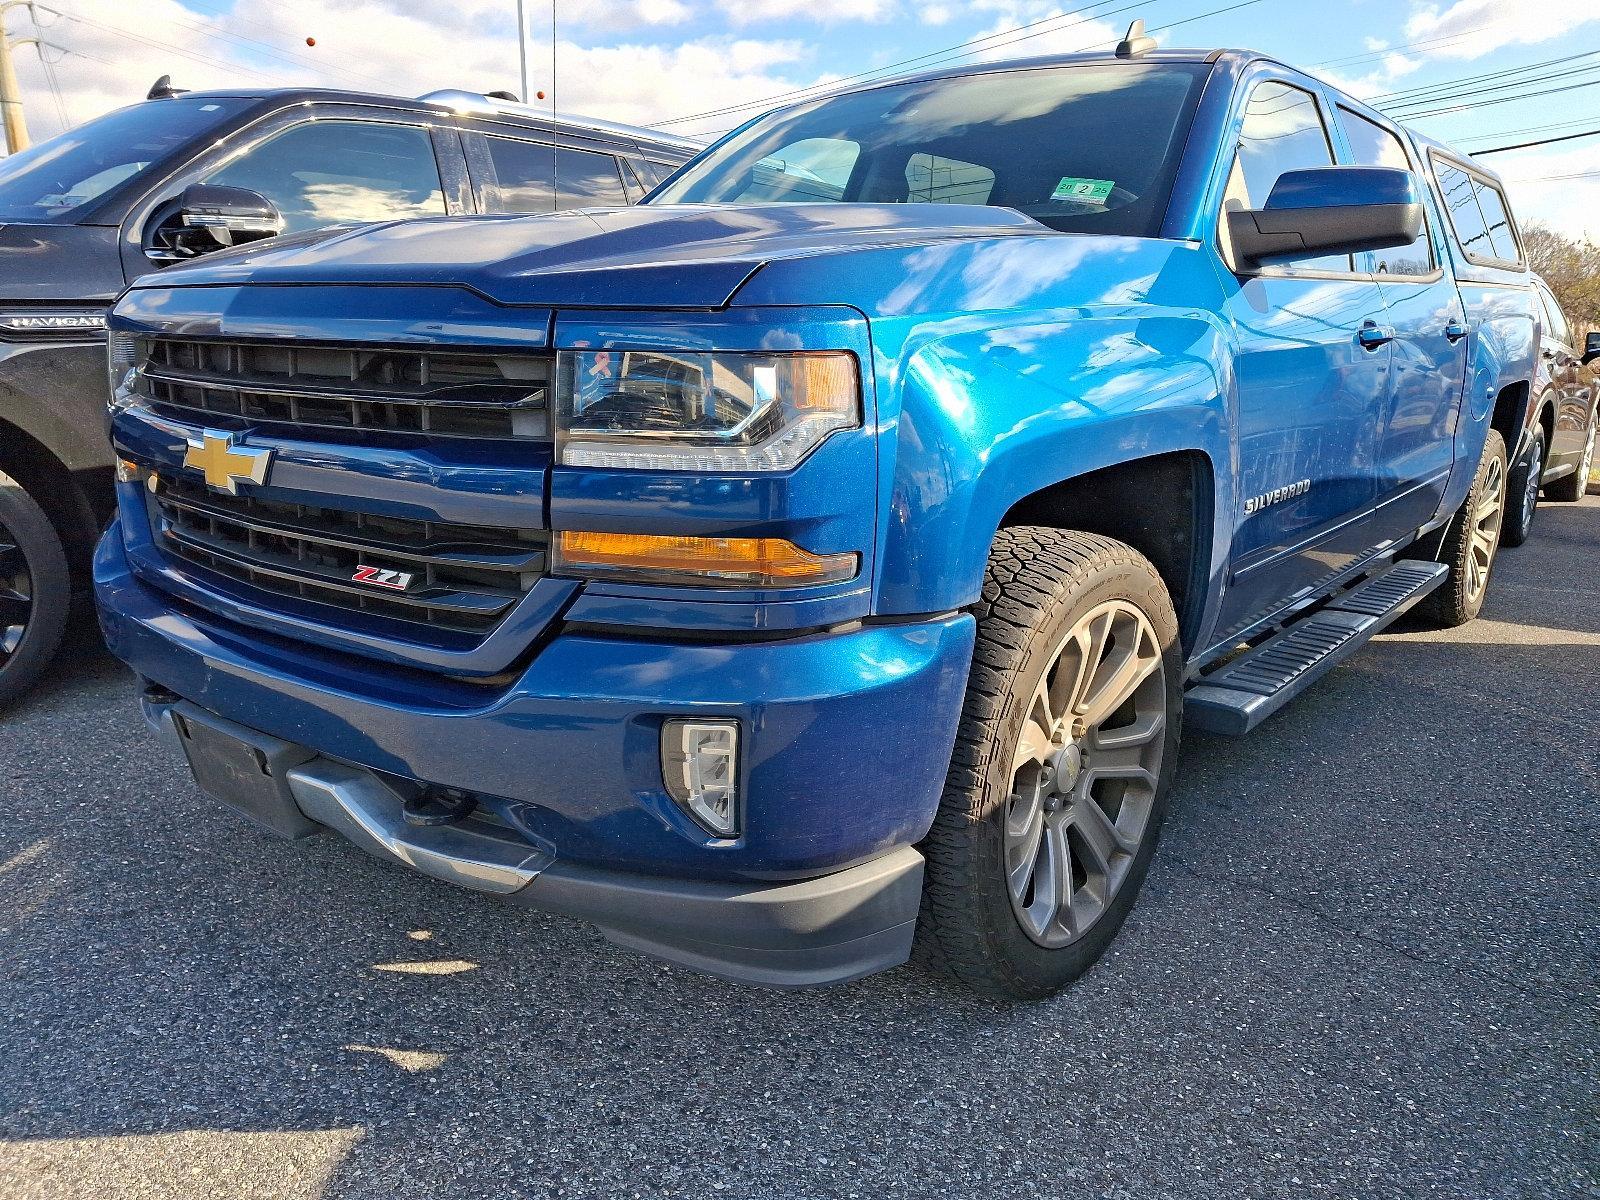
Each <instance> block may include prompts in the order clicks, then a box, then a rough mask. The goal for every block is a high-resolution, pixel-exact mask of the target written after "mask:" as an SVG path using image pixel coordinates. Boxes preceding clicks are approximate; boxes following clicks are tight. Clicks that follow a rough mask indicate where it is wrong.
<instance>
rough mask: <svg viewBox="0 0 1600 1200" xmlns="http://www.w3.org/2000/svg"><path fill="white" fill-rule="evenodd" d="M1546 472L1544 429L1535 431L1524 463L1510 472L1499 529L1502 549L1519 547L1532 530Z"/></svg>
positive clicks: (1520, 463) (1524, 456)
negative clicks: (1503, 520) (1504, 515)
mask: <svg viewBox="0 0 1600 1200" xmlns="http://www.w3.org/2000/svg"><path fill="white" fill-rule="evenodd" d="M1543 471H1544V430H1543V429H1535V430H1534V431H1533V436H1532V437H1530V438H1529V439H1528V450H1527V453H1525V454H1524V455H1523V456H1522V461H1521V462H1519V463H1518V464H1517V465H1516V466H1515V467H1513V468H1512V469H1511V480H1510V482H1509V483H1508V484H1507V485H1506V520H1505V525H1504V527H1503V528H1502V529H1501V530H1500V544H1501V545H1502V546H1520V545H1522V543H1523V542H1525V541H1527V540H1528V534H1529V533H1530V532H1532V530H1533V514H1534V513H1535V512H1537V511H1538V508H1539V476H1540V474H1541V473H1542V472H1543Z"/></svg>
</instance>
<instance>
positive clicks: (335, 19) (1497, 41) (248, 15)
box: [6, 0, 1600, 240]
mask: <svg viewBox="0 0 1600 1200" xmlns="http://www.w3.org/2000/svg"><path fill="white" fill-rule="evenodd" d="M525 4H526V10H527V13H528V19H529V25H530V28H531V31H532V36H531V41H530V56H531V62H530V76H531V86H532V87H533V88H545V89H546V90H547V91H549V92H550V93H551V95H552V97H553V98H554V99H555V100H556V101H557V102H558V103H559V105H560V107H561V108H562V109H563V110H568V111H572V112H578V113H587V114H591V115H594V116H603V117H610V118H613V119H616V120H623V121H630V122H634V123H638V124H657V123H661V122H672V123H671V124H669V125H668V126H667V127H668V128H670V129H673V130H677V131H680V132H686V133H699V134H706V133H713V132H716V131H719V130H721V129H723V128H725V127H727V126H729V125H732V124H734V123H735V122H736V121H737V120H740V119H742V118H744V117H745V116H748V115H753V114H754V113H755V112H756V111H759V107H760V104H761V102H762V101H766V100H769V99H771V98H774V97H779V96H784V95H787V94H790V93H793V92H794V91H796V90H797V89H803V88H806V87H809V86H813V85H816V84H818V83H823V82H827V81H830V80H835V79H839V78H842V77H854V76H859V75H862V74H863V73H868V72H874V71H883V70H886V69H890V68H893V67H896V66H898V65H900V64H905V65H907V66H910V67H917V66H922V65H925V64H936V63H944V62H959V61H962V59H963V57H965V58H969V59H970V58H1009V57H1019V56H1025V55H1031V54H1044V53H1052V52H1061V51H1070V50H1079V49H1085V48H1091V47H1099V46H1105V47H1109V46H1110V45H1111V44H1112V43H1113V42H1114V41H1115V40H1116V38H1117V37H1118V36H1120V34H1121V31H1122V29H1123V28H1124V27H1125V25H1126V22H1127V21H1128V20H1129V19H1130V18H1131V17H1133V16H1142V17H1143V18H1144V19H1145V21H1146V23H1147V24H1148V25H1150V26H1151V27H1152V28H1154V29H1157V30H1158V32H1157V34H1156V36H1157V37H1158V38H1159V39H1160V40H1161V41H1162V42H1163V44H1168V45H1204V46H1222V45H1227V46H1252V47H1255V48H1256V49H1259V50H1263V51H1266V52H1268V53H1271V54H1274V55H1277V56H1278V57H1281V58H1283V59H1285V60H1286V61H1288V62H1292V63H1294V64H1296V65H1297V66H1306V67H1311V68H1313V69H1314V70H1315V71H1317V72H1318V73H1321V74H1323V75H1325V76H1327V77H1330V78H1332V79H1334V80H1335V81H1336V82H1338V83H1341V84H1343V85H1344V86H1346V87H1349V88H1350V89H1352V90H1353V91H1355V92H1357V93H1358V94H1360V95H1363V96H1365V97H1368V98H1372V99H1375V100H1376V101H1377V102H1378V103H1379V104H1380V106H1384V107H1390V108H1391V109H1392V110H1393V111H1395V112H1397V113H1404V112H1406V111H1407V108H1406V107H1405V106H1406V105H1407V104H1409V111H1410V112H1411V113H1412V114H1416V113H1422V112H1432V113H1433V114H1434V115H1429V116H1419V117H1417V118H1416V120H1415V124H1417V126H1418V127H1419V128H1421V129H1423V130H1424V131H1425V132H1428V133H1430V134H1433V135H1434V136H1437V137H1440V138H1443V139H1445V140H1447V141H1451V142H1455V143H1457V144H1459V145H1461V146H1463V147H1464V148H1468V149H1481V148H1484V147H1489V146H1498V145H1503V144H1507V143H1512V142H1521V141H1527V140H1532V139H1538V138H1546V137H1551V136H1559V135H1562V134H1565V133H1569V132H1577V131H1581V130H1586V129H1594V128H1600V0H1538V2H1537V3H1535V2H1534V0H1454V2H1448V0H1446V2H1435V3H1424V2H1419V0H1245V2H1244V3H1240V2H1239V0H1143V2H1141V3H1137V4H1135V3H1131V2H1130V0H1102V2H1101V3H1098V4H1085V3H1084V2H1083V0H1069V2H1068V3H1065V4H1055V3H1047V2H1043V0H966V2H961V0H938V2H934V3H926V2H921V0H555V6H554V7H555V12H554V17H555V37H554V46H555V50H554V54H553V55H552V50H551V46H552V31H551V22H552V4H551V0H525ZM1221 9H1229V10H1231V11H1220V12H1219V11H1217V10H1221ZM34 11H35V12H36V13H37V19H38V23H39V25H40V26H42V28H41V29H40V30H38V31H36V30H35V29H34V28H33V19H32V18H31V17H30V16H29V14H28V10H26V9H22V8H14V9H12V11H11V12H10V13H9V14H8V15H7V18H6V19H7V22H8V26H9V32H10V33H11V35H12V37H13V38H17V37H33V36H39V37H42V38H43V39H44V40H45V41H46V42H47V43H49V45H47V46H46V49H45V53H46V55H47V57H48V58H49V59H51V60H53V66H51V67H50V68H49V69H48V71H47V70H46V69H45V67H44V66H43V64H41V62H40V61H39V58H38V56H37V54H36V52H35V50H34V48H33V47H32V46H24V47H20V48H19V49H18V50H17V52H16V54H17V65H18V73H19V75H20V77H21V82H22V87H23V93H24V97H25V99H26V102H27V105H28V118H29V122H30V125H31V127H32V132H33V134H34V137H35V138H36V139H38V138H42V137H46V136H49V135H50V134H53V133H55V132H57V131H58V130H59V129H61V128H62V124H63V119H65V120H66V121H70V122H73V123H76V122H80V121H83V120H86V119H88V118H90V117H93V116H95V115H97V114H99V113H102V112H104V111H106V110H107V109H110V108H115V107H118V106H121V105H123V104H127V103H129V102H131V101H134V100H137V99H139V98H140V97H141V96H143V94H144V92H145V91H146V90H147V89H148V87H149V86H150V83H151V82H152V81H153V80H154V79H155V77H156V76H158V75H162V74H171V75H172V77H173V80H174V81H175V82H176V83H178V84H179V85H181V86H186V87H193V88H201V87H215V86H227V87H258V86H259V87H271V86H281V85H285V84H292V83H317V84H322V85H327V86H334V87H350V88H360V89H367V90H375V91H387V92H395V93H399V94H404V95H414V94H418V93H421V92H424V91H429V90H432V89H434V88H440V87H469V88H474V89H478V90H488V89H491V88H511V89H512V90H517V88H518V66H517V43H516V2H515V0H432V2H428V0H38V3H37V6H36V8H35V10H34ZM1530 13H1536V14H1537V17H1536V19H1529V14H1530ZM1206 14H1211V15H1206ZM1196 18H1198V19H1196ZM1169 23H1175V24H1174V27H1173V28H1171V29H1170V30H1160V27H1162V26H1166V25H1168V24H1169ZM308 38H312V39H315V45H314V46H311V45H307V39H308ZM952 47H954V48H955V49H952ZM1586 52H1587V54H1588V56H1587V57H1579V58H1573V57H1571V56H1577V55H1584V54H1585V53H1586ZM552 59H553V64H552ZM1558 59H1559V60H1562V61H1559V62H1557V61H1555V60H1558ZM1546 64H1547V65H1546ZM1498 72H1505V74H1496V75H1494V77H1493V78H1490V79H1487V80H1484V81H1482V82H1479V83H1476V84H1474V85H1471V86H1473V87H1475V88H1476V89H1478V91H1477V94H1475V95H1473V96H1471V97H1467V98H1462V97H1459V96H1458V95H1456V94H1455V93H1457V92H1459V90H1460V87H1459V86H1458V87H1455V88H1452V86H1451V85H1452V84H1454V83H1455V81H1458V80H1462V79H1466V78H1468V77H1478V76H1484V75H1489V74H1491V73H1498ZM1535 77H1543V81H1540V82H1531V81H1530V80H1532V79H1534V78H1535ZM1416 89H1425V90H1421V91H1416ZM1486 89H1487V90H1486ZM1401 92H1411V93H1412V94H1411V95H1410V96H1409V97H1408V96H1400V97H1395V96H1394V94H1395V93H1401ZM1529 93H1541V94H1529ZM1386 98H1387V99H1386ZM738 106H744V107H738ZM752 106H753V107H752ZM1436 110H1447V111H1436ZM697 114H710V115H706V116H697ZM686 117H696V119H693V120H683V119H681V118H686ZM1488 161H1489V162H1491V163H1492V164H1493V165H1494V166H1495V167H1496V168H1497V169H1498V170H1500V171H1501V173H1502V174H1504V175H1505V176H1506V177H1507V178H1508V179H1510V180H1511V181H1513V183H1512V188H1513V190H1512V195H1513V199H1514V201H1515V203H1516V205H1517V208H1518V211H1519V213H1520V214H1521V216H1522V217H1523V219H1524V220H1525V221H1526V220H1528V219H1538V220H1543V221H1545V222H1547V223H1549V224H1552V225H1554V226H1556V227H1557V228H1559V229H1562V230H1564V231H1565V232H1568V233H1570V234H1574V235H1578V234H1584V233H1587V234H1589V235H1591V236H1593V237H1595V238H1596V240H1600V136H1596V137H1593V138H1587V139H1579V140H1573V141H1568V142H1563V143H1558V144H1556V145H1553V146H1546V147H1540V148H1537V149H1532V150H1525V151H1516V152H1512V153H1507V154H1498V155H1495V156H1493V157H1492V158H1490V159H1489V160H1488Z"/></svg>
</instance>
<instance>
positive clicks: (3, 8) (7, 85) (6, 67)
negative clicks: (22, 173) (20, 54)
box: [0, 0, 28, 154]
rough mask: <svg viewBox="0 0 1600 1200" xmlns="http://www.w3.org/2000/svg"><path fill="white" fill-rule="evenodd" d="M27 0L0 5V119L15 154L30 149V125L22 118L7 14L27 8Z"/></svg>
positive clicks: (9, 146)
mask: <svg viewBox="0 0 1600 1200" xmlns="http://www.w3.org/2000/svg"><path fill="white" fill-rule="evenodd" d="M26 7H27V4H26V0H22V2H20V3H19V2H18V0H13V2H12V3H10V4H0V117H3V118H4V122H5V130H6V150H7V151H8V152H9V153H11V154H15V153H16V152H17V151H18V150H26V149H27V148H28V123H27V121H25V120H23V117H22V89H21V88H20V87H19V86H17V72H16V68H15V67H13V66H12V65H11V42H10V40H9V39H8V38H7V37H6V13H7V12H9V11H10V10H11V9H13V8H26Z"/></svg>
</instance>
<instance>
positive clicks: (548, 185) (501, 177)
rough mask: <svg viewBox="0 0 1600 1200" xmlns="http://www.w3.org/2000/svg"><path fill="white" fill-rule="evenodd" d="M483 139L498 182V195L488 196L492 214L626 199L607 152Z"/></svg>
mask: <svg viewBox="0 0 1600 1200" xmlns="http://www.w3.org/2000/svg"><path fill="white" fill-rule="evenodd" d="M484 141H485V142H486V143H487V144H488V148H489V161H490V163H492V164H493V166H494V173H495V178H496V179H497V180H498V182H499V188H498V193H499V194H498V197H495V198H492V199H491V207H492V209H493V210H494V211H495V212H527V213H531V212H549V211H551V209H553V208H577V207H581V206H587V205H609V206H616V207H621V206H623V205H625V204H627V203H628V195H627V193H626V192H625V191H624V190H623V187H622V175H621V173H620V169H619V167H618V166H617V160H616V159H615V158H613V157H612V156H611V155H609V154H599V153H596V152H594V151H591V150H573V149H571V148H569V147H565V146H562V147H556V146H551V145H547V144H545V143H543V142H524V141H520V140H518V139H517V138H508V137H495V136H490V137H486V138H485V139H484ZM552 197H554V199H552Z"/></svg>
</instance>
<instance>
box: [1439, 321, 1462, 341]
mask: <svg viewBox="0 0 1600 1200" xmlns="http://www.w3.org/2000/svg"><path fill="white" fill-rule="evenodd" d="M1444 336H1445V337H1447V338H1449V339H1450V340H1451V341H1452V342H1459V341H1460V340H1461V339H1462V338H1464V337H1466V336H1467V327H1466V326H1465V325H1463V324H1462V323H1461V322H1460V321H1458V320H1456V319H1455V318H1454V317H1452V318H1450V324H1448V325H1446V326H1445V327H1444Z"/></svg>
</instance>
